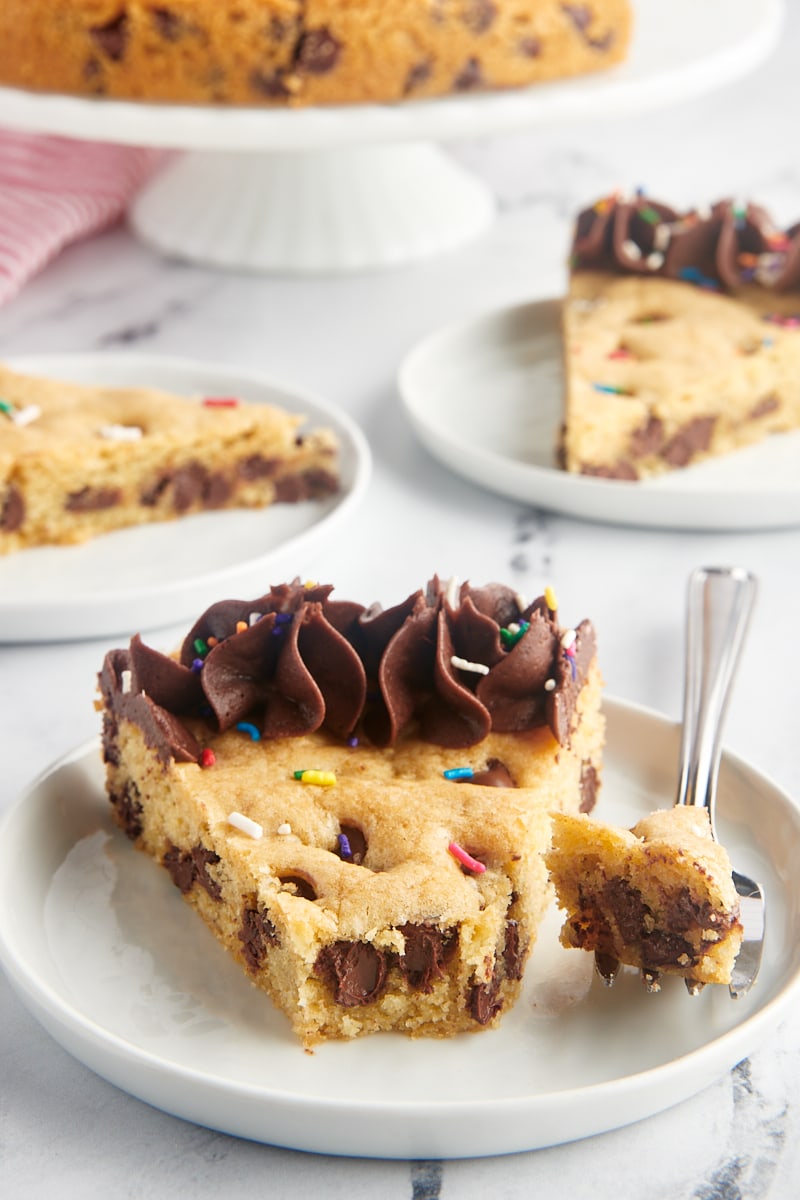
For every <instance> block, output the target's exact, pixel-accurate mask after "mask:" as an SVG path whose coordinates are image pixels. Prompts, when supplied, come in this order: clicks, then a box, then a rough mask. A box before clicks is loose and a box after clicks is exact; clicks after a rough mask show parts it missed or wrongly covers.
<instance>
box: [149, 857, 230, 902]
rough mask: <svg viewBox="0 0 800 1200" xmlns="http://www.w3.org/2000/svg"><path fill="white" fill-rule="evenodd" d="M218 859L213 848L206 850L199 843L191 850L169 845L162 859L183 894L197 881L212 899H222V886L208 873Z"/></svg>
mask: <svg viewBox="0 0 800 1200" xmlns="http://www.w3.org/2000/svg"><path fill="white" fill-rule="evenodd" d="M219 861H220V857H219V855H218V854H215V853H214V851H213V850H207V849H206V847H205V846H203V845H201V844H200V843H198V845H196V846H193V847H192V849H191V850H181V849H179V848H178V847H177V846H171V847H170V849H169V850H168V851H167V852H166V854H165V855H164V857H163V859H162V862H163V863H164V866H165V867H166V868H167V870H168V871H169V873H170V876H171V877H172V882H173V883H174V884H175V886H176V888H178V889H179V890H180V891H181V892H183V893H184V894H185V893H186V892H188V891H191V889H192V887H193V886H194V885H195V883H199V884H200V886H201V887H202V888H205V890H206V891H207V892H208V894H209V896H210V897H211V899H212V900H221V899H222V888H221V887H220V885H219V884H218V883H217V881H216V879H214V878H213V877H212V876H211V875H209V873H208V868H209V867H210V866H214V865H215V864H216V863H218V862H219Z"/></svg>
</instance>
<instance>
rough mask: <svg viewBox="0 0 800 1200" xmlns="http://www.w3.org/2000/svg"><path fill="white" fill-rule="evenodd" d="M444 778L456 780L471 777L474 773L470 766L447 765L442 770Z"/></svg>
mask: <svg viewBox="0 0 800 1200" xmlns="http://www.w3.org/2000/svg"><path fill="white" fill-rule="evenodd" d="M442 774H443V775H444V777H445V779H452V780H456V781H458V780H459V779H472V776H473V775H474V774H475V772H474V771H473V769H472V767H448V769H447V770H446V771H442Z"/></svg>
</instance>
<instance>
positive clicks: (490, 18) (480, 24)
mask: <svg viewBox="0 0 800 1200" xmlns="http://www.w3.org/2000/svg"><path fill="white" fill-rule="evenodd" d="M496 16H497V6H496V5H495V4H494V3H493V2H492V0H469V3H468V4H467V6H466V9H465V11H464V13H463V16H462V20H463V22H464V24H465V25H466V26H467V28H468V29H469V30H470V32H471V33H476V34H481V33H486V30H487V29H489V28H490V27H491V26H492V25H493V24H494V21H495V18H496Z"/></svg>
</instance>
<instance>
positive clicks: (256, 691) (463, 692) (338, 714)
mask: <svg viewBox="0 0 800 1200" xmlns="http://www.w3.org/2000/svg"><path fill="white" fill-rule="evenodd" d="M332 590H333V589H332V588H331V587H330V586H327V585H324V586H323V585H303V584H301V583H300V582H299V581H298V580H295V581H294V582H293V583H291V584H282V585H280V586H277V587H273V588H271V589H270V591H269V592H268V593H267V594H266V595H264V596H261V597H259V598H258V599H256V600H252V601H239V600H225V601H221V602H220V603H217V604H214V605H212V606H211V607H210V608H208V609H207V610H206V611H205V612H204V613H203V615H202V616H201V617H200V618H199V620H198V621H197V622H196V623H195V625H194V626H193V628H192V629H191V630H190V632H189V633H188V634H187V636H186V638H185V639H184V642H183V645H182V647H181V649H180V653H179V654H178V655H177V656H176V657H171V656H169V655H165V654H162V653H161V652H160V651H158V650H155V649H153V648H151V647H149V646H147V645H146V644H145V643H144V642H142V640H141V638H140V637H139V636H138V635H137V636H136V637H134V638H133V639H132V641H131V643H130V645H129V647H128V648H127V649H120V650H115V651H112V652H111V653H110V654H109V655H107V657H106V661H105V663H104V666H103V670H102V672H101V674H100V687H101V690H102V691H103V694H104V697H105V699H106V702H107V708H108V710H110V712H111V713H112V714H113V716H112V718H111V719H119V718H128V719H130V720H133V721H134V722H135V723H137V724H138V725H139V726H140V727H141V728H142V730H143V731H144V734H145V737H146V738H147V740H148V742H149V743H150V744H151V745H154V746H156V748H157V749H158V752H159V754H160V755H161V757H162V758H163V759H164V760H165V761H166V760H168V759H169V757H173V758H175V759H177V760H178V761H199V759H200V756H201V753H202V751H201V747H200V744H199V742H198V740H197V738H196V737H195V736H194V734H193V733H192V731H191V729H190V727H189V725H188V724H187V723H186V722H187V720H189V721H193V720H195V719H204V720H205V721H206V722H208V723H209V724H210V725H211V726H212V727H214V728H216V729H217V730H219V731H223V730H225V729H229V728H231V727H233V726H235V725H237V724H239V723H240V722H242V721H247V722H248V723H249V724H251V725H252V727H253V728H254V729H255V730H256V731H257V733H258V736H259V737H262V738H265V739H272V738H279V737H299V736H302V735H303V734H307V733H311V732H313V731H315V730H318V729H325V730H326V731H328V732H329V733H331V734H332V735H334V736H336V737H341V738H343V739H344V738H348V737H352V736H364V737H366V738H367V739H368V740H369V741H371V742H372V743H373V744H375V745H377V746H389V745H393V744H394V743H395V742H396V741H397V740H398V738H400V737H401V736H402V735H403V734H404V733H405V732H413V733H414V734H416V735H417V736H419V737H420V738H422V739H423V740H424V741H427V742H432V743H434V744H437V745H441V746H446V747H451V748H461V747H467V746H472V745H475V744H476V743H477V742H480V741H481V740H482V739H483V738H485V737H486V736H487V735H488V734H489V733H490V732H491V731H495V732H500V733H515V732H522V731H524V730H528V729H532V728H535V727H537V726H543V725H548V726H549V727H550V729H551V730H552V732H553V735H554V737H555V738H556V739H557V740H558V741H559V742H560V743H562V744H563V743H565V742H566V741H567V739H568V736H569V729H570V724H571V720H572V714H573V712H574V708H575V704H576V701H577V697H578V694H579V691H580V688H581V686H582V683H583V681H584V679H585V677H586V674H587V671H588V669H589V666H590V664H591V662H592V660H593V658H594V655H595V634H594V629H593V627H592V624H591V622H589V621H583V622H581V624H580V625H578V626H577V627H576V628H575V629H567V630H561V629H560V628H559V626H558V623H557V620H556V612H555V608H551V607H550V605H549V604H548V601H547V599H546V598H545V597H544V596H542V597H539V598H538V599H537V600H535V601H534V602H533V603H532V604H526V603H525V601H523V600H522V599H521V598H520V597H519V596H518V595H517V594H516V593H515V592H514V591H513V590H512V589H511V588H508V587H506V586H504V585H501V584H489V585H487V586H484V587H472V586H471V585H470V584H469V583H464V584H461V585H460V586H454V585H449V586H444V585H443V584H442V583H441V582H440V581H439V579H438V578H434V579H433V580H432V581H431V582H430V583H429V584H428V585H427V587H426V588H425V589H420V590H418V591H416V592H414V593H412V594H411V595H410V596H408V597H407V598H406V599H405V600H404V601H403V602H402V603H400V604H398V605H395V606H394V607H391V608H388V609H383V608H381V607H380V606H379V605H372V606H370V607H365V606H364V605H360V604H356V603H353V602H350V601H337V600H332V599H331V598H330V594H331V592H332ZM551 603H552V600H551Z"/></svg>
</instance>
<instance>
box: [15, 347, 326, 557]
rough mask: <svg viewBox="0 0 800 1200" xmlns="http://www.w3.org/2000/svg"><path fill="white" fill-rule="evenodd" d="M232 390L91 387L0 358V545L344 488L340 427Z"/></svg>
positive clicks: (69, 538)
mask: <svg viewBox="0 0 800 1200" xmlns="http://www.w3.org/2000/svg"><path fill="white" fill-rule="evenodd" d="M302 426H303V418H302V417H299V416H297V415H295V414H292V413H288V412H286V411H284V410H282V409H280V408H277V407H275V406H273V405H266V404H248V403H246V402H245V401H243V400H240V399H239V398H238V397H235V396H207V397H203V398H197V399H192V398H189V397H186V396H178V395H173V394H171V393H167V392H162V391H156V390H151V389H144V388H124V389H123V388H104V387H89V386H82V385H79V384H74V383H63V382H58V381H56V380H52V379H41V378H37V377H33V376H29V375H22V374H19V373H18V372H15V371H11V370H8V369H7V368H6V367H3V366H2V365H0V554H8V553H11V552H12V551H15V550H23V549H25V548H27V547H31V546H41V545H48V544H50V545H52V544H67V543H75V542H82V541H86V540H87V539H89V538H92V537H95V536H96V535H98V534H102V533H107V532H109V531H110V530H114V529H121V528H124V527H126V526H132V525H143V524H148V523H150V522H153V521H166V520H171V519H173V518H176V517H182V516H186V515H188V514H190V513H194V512H201V511H204V510H208V509H222V508H255V507H262V506H265V505H268V504H272V503H274V502H279V501H289V502H293V501H300V500H305V499H312V498H319V497H322V496H327V495H330V494H331V493H332V492H335V491H336V490H337V489H338V486H339V482H338V476H339V466H338V443H337V439H336V436H335V434H334V433H333V431H331V430H326V429H311V430H308V431H306V430H305V429H303V428H302Z"/></svg>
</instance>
